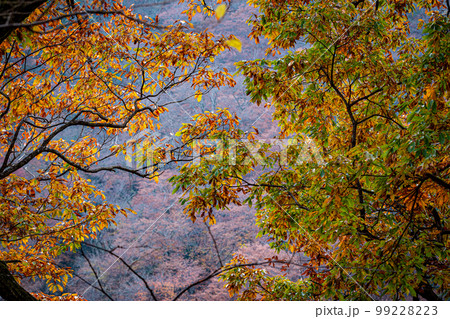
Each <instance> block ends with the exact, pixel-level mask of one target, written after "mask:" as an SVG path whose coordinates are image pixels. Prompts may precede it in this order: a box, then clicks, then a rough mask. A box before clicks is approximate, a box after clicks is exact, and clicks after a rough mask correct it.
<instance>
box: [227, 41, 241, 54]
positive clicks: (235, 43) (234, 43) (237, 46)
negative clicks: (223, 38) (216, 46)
mask: <svg viewBox="0 0 450 319" xmlns="http://www.w3.org/2000/svg"><path fill="white" fill-rule="evenodd" d="M226 44H228V45H229V46H230V47H232V48H235V49H236V50H238V51H239V52H241V50H242V43H241V40H239V39H236V38H235V39H231V40H227V42H226Z"/></svg>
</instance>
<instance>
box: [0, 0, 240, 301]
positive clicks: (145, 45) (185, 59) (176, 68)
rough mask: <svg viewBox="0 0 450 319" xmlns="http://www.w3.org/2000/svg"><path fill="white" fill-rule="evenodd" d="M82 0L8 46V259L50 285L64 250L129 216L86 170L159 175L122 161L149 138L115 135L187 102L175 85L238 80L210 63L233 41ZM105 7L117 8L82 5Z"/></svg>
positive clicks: (0, 86)
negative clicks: (173, 93) (173, 96)
mask: <svg viewBox="0 0 450 319" xmlns="http://www.w3.org/2000/svg"><path fill="white" fill-rule="evenodd" d="M72 9H73V8H72V7H70V6H69V2H66V1H52V2H51V3H50V2H49V3H46V4H44V5H43V6H41V7H40V8H38V9H37V10H35V11H34V12H33V13H32V14H31V15H30V16H29V17H28V18H27V20H26V21H25V25H27V26H28V27H27V28H18V29H16V30H15V31H14V32H13V33H12V34H11V36H10V37H9V38H8V39H7V40H5V41H3V42H2V43H1V44H0V55H1V57H2V62H1V65H0V94H1V95H0V101H1V110H0V112H1V113H0V126H1V131H0V157H1V160H2V161H1V167H0V229H1V233H0V243H1V245H2V247H1V249H0V260H5V261H19V262H14V263H8V265H9V268H10V270H11V271H13V272H14V274H15V275H16V276H17V277H18V278H25V277H32V278H35V277H39V278H42V279H45V280H46V282H47V285H48V289H49V291H50V292H51V293H55V292H57V291H61V292H62V291H63V289H64V285H65V284H66V283H67V280H68V277H69V276H70V275H71V270H70V269H69V268H61V267H59V266H57V265H56V264H55V263H54V261H55V258H56V256H58V255H59V254H61V253H63V252H65V251H68V250H70V251H72V250H75V249H77V248H79V247H80V243H81V242H83V241H85V240H86V239H88V238H91V239H92V238H96V236H97V234H98V233H99V232H100V231H101V230H102V229H105V228H106V227H108V226H109V225H111V224H114V223H115V222H114V218H115V217H116V216H117V215H120V214H123V215H126V213H127V211H126V210H124V209H121V208H119V207H116V206H114V205H111V204H108V203H107V202H106V201H105V197H104V194H103V192H102V191H100V190H97V189H96V188H95V187H94V186H93V185H92V183H91V181H90V180H89V179H88V178H87V174H94V173H98V172H102V171H112V172H115V171H125V172H128V173H132V174H136V175H138V176H141V177H145V178H157V175H158V172H157V171H156V170H154V167H143V168H130V167H129V166H127V165H125V164H124V163H123V162H120V161H119V160H117V161H116V162H114V156H116V157H117V156H118V155H119V154H123V155H125V156H127V157H129V156H131V155H132V154H130V152H129V151H128V153H127V149H129V148H130V147H131V148H135V146H136V144H137V143H139V142H140V140H137V141H136V140H130V141H128V142H127V143H118V142H114V141H117V138H118V137H120V136H122V135H123V134H128V135H133V134H134V133H136V132H141V131H146V130H148V131H154V130H157V129H158V128H159V123H157V122H158V119H159V115H160V114H162V113H164V112H167V111H168V108H167V107H168V105H170V104H174V103H176V102H177V101H175V100H168V99H167V97H165V94H166V93H167V92H168V91H170V90H172V89H173V88H175V87H179V86H181V85H185V86H188V87H189V86H190V87H192V88H193V90H194V92H196V93H195V94H196V95H197V96H198V95H202V94H204V93H206V92H207V91H209V90H210V89H211V88H219V87H220V86H222V85H225V84H227V85H234V80H233V79H232V77H231V76H230V75H229V74H228V72H227V71H220V70H219V71H215V70H213V69H212V68H211V67H210V66H209V64H210V63H211V62H212V61H214V58H215V57H216V56H217V55H218V54H220V53H221V52H223V51H224V50H225V49H227V48H229V46H228V45H227V44H226V40H227V39H225V38H218V39H216V38H214V36H213V35H212V34H210V33H208V32H206V31H205V32H194V31H193V29H192V28H193V25H192V24H190V23H186V22H184V21H175V22H174V24H172V25H166V26H161V25H159V23H158V18H157V17H156V18H154V19H151V18H148V17H145V18H142V17H141V16H139V15H136V14H134V13H133V12H132V10H131V9H129V8H126V7H125V6H123V5H122V4H121V3H120V2H118V1H97V0H93V1H92V2H89V3H86V4H84V5H77V8H76V9H77V10H79V11H78V12H80V13H79V14H72V13H71V12H72ZM96 10H98V11H99V12H103V13H104V12H107V13H108V12H109V13H108V14H105V15H102V16H91V15H87V14H82V13H86V12H91V11H93V12H95V11H96ZM41 21H45V22H41ZM187 98H189V96H184V97H183V98H182V99H183V100H185V99H187ZM42 296H44V295H42ZM68 296H69V295H68ZM43 298H47V299H48V298H51V297H48V296H47V297H45V296H44V297H43ZM67 298H69V299H73V298H72V297H71V295H70V296H69V297H67ZM75 299H76V298H75Z"/></svg>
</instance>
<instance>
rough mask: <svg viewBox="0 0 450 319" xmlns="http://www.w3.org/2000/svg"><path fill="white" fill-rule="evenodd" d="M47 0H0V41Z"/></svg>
mask: <svg viewBox="0 0 450 319" xmlns="http://www.w3.org/2000/svg"><path fill="white" fill-rule="evenodd" d="M46 1H47V0H0V43H2V42H3V41H4V40H5V39H6V38H7V37H9V35H10V34H11V32H13V31H14V30H15V29H17V26H14V25H15V24H18V23H21V22H22V21H23V20H25V19H26V18H27V17H28V16H29V15H30V14H31V13H32V12H33V11H34V10H36V9H37V8H38V7H39V6H40V5H42V4H43V3H45V2H46Z"/></svg>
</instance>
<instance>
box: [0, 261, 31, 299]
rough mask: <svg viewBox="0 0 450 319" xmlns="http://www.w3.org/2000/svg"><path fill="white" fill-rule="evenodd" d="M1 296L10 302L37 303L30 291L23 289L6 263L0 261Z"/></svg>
mask: <svg viewBox="0 0 450 319" xmlns="http://www.w3.org/2000/svg"><path fill="white" fill-rule="evenodd" d="M0 296H1V297H2V298H3V299H5V300H10V301H36V300H37V299H36V298H34V297H33V296H32V295H31V294H30V293H29V292H28V291H26V290H25V289H23V288H22V286H20V285H19V284H18V283H17V281H16V280H15V279H14V277H13V275H11V272H10V271H9V269H8V266H6V263H5V262H4V261H1V260H0Z"/></svg>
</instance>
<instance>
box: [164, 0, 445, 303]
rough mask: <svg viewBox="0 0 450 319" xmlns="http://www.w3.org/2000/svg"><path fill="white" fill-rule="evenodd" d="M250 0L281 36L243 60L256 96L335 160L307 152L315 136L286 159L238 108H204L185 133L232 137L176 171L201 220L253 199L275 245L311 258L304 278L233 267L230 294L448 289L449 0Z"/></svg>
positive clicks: (263, 24)
mask: <svg viewBox="0 0 450 319" xmlns="http://www.w3.org/2000/svg"><path fill="white" fill-rule="evenodd" d="M249 3H250V4H251V5H253V6H255V7H256V8H257V9H258V10H259V14H257V15H255V16H254V17H252V18H251V19H250V20H249V23H250V24H251V26H252V32H251V33H250V37H251V38H253V39H254V40H255V41H257V42H258V41H259V39H260V38H262V37H264V38H267V39H268V40H269V43H270V47H269V49H268V50H267V55H268V57H267V58H266V59H258V60H254V61H242V62H239V63H238V67H239V70H240V72H241V73H242V74H243V75H245V76H246V82H245V83H246V87H247V94H249V95H250V96H251V98H252V101H254V102H257V103H258V104H262V103H263V102H264V104H265V105H264V106H265V107H268V108H272V109H273V115H272V117H273V120H276V121H277V123H278V126H279V128H280V133H279V136H278V138H279V139H287V138H294V139H296V140H297V141H302V139H303V140H305V137H306V139H308V138H309V139H312V140H313V141H314V142H315V145H316V146H317V147H318V149H319V150H320V153H321V154H322V158H323V160H324V161H323V162H321V161H317V158H313V157H311V156H309V159H312V160H307V161H306V160H304V161H297V160H296V159H297V158H299V156H300V157H301V156H302V155H304V152H305V148H304V147H294V146H292V147H290V148H289V152H288V155H289V159H290V160H289V161H288V162H287V163H284V162H283V161H282V160H283V156H282V153H281V152H280V151H279V150H273V149H271V148H270V147H268V146H267V145H266V146H261V145H258V144H260V143H259V142H258V141H257V133H258V130H257V129H255V132H250V133H245V132H243V131H242V130H240V129H238V121H237V117H234V116H233V115H232V114H227V113H226V111H224V110H219V111H218V112H217V113H216V114H213V113H205V114H201V115H198V116H197V117H196V120H195V124H189V125H186V126H185V127H184V128H183V129H182V130H181V131H180V134H181V136H182V138H183V140H184V141H191V140H196V139H205V138H209V139H219V140H222V145H225V147H223V149H224V150H225V151H224V152H223V157H222V158H220V157H216V158H215V159H214V160H211V156H206V155H207V154H210V153H211V152H213V153H215V154H214V155H217V152H218V148H214V147H213V148H211V147H202V148H201V150H202V151H203V154H202V153H201V154H202V155H203V156H201V157H200V158H199V159H198V161H194V162H191V163H187V164H185V165H184V166H183V167H182V168H181V170H180V173H179V174H178V176H176V177H173V178H172V182H173V183H174V184H176V185H177V188H179V189H181V190H182V191H183V198H182V199H181V203H183V204H186V206H185V212H186V213H187V214H188V215H189V216H190V217H191V218H192V219H193V220H195V218H196V217H198V216H200V217H203V218H204V219H205V220H209V221H210V222H212V223H214V209H226V208H229V207H230V205H232V204H242V200H243V202H244V203H246V204H248V205H250V206H252V205H254V206H255V207H256V208H257V225H258V226H259V228H260V235H261V236H268V237H269V239H270V240H271V246H272V247H273V248H275V249H277V250H288V251H291V252H297V253H302V254H304V255H305V256H307V257H308V261H307V262H306V263H305V264H304V265H303V266H304V269H305V270H304V275H305V276H306V279H305V280H303V281H297V282H290V281H288V280H286V279H285V278H282V277H271V276H269V275H268V274H266V273H264V272H263V271H261V270H258V269H253V268H248V267H247V268H240V269H239V268H235V269H233V270H231V271H228V272H226V273H225V274H224V275H223V276H222V279H223V280H225V281H226V282H227V284H226V285H227V287H228V289H229V291H230V293H231V294H237V295H238V297H239V298H240V299H243V300H254V299H266V300H273V299H285V300H286V299H287V300H298V299H300V300H301V299H305V298H306V299H321V300H328V299H345V300H367V299H381V298H390V299H396V300H397V299H406V298H411V297H412V298H418V297H419V296H421V297H422V298H425V299H428V300H436V299H448V298H449V297H450V295H449V291H448V286H449V278H450V276H449V255H448V247H449V238H448V235H449V233H450V230H449V209H450V208H449V195H450V194H449V192H450V183H449V182H448V174H449V168H450V158H449V155H448V154H450V150H449V148H450V145H449V142H448V141H449V137H450V136H449V135H450V132H449V128H450V118H449V114H450V113H449V108H448V107H449V88H450V82H449V79H450V56H449V54H450V48H449V45H450V38H449V37H450V33H449V29H450V21H449V17H448V13H447V14H446V13H445V12H444V11H445V10H448V8H446V7H445V5H444V2H443V1H428V0H401V1H400V0H398V1H397V0H395V1H378V0H377V1H375V2H370V1H364V0H359V1H348V0H334V1H309V0H301V1H297V0H296V1H293V0H283V1H272V0H250V1H249ZM421 13H426V17H427V18H426V19H425V20H422V21H420V23H419V28H421V30H422V32H423V33H422V36H420V37H414V36H413V35H411V33H410V31H411V30H410V24H411V21H412V19H413V17H414V15H417V14H421ZM302 42H303V43H305V44H306V45H304V47H306V49H305V48H300V47H299V45H300V44H301V43H302ZM277 54H281V57H279V58H270V56H274V57H275V56H276V55H277ZM230 139H234V140H235V142H233V143H236V145H235V146H234V148H235V151H234V152H231V151H230V149H231V148H230V147H229V144H230V143H231V140H230ZM239 139H240V141H239ZM244 139H247V140H248V141H254V142H253V143H254V145H257V147H256V149H259V156H256V155H255V153H254V152H250V151H249V149H250V146H249V143H248V142H246V141H245V140H244ZM236 140H237V142H236ZM300 146H301V145H300ZM309 150H310V149H309ZM193 151H194V149H190V150H188V151H187V152H188V154H190V155H193V154H194V153H193ZM251 153H253V155H251ZM261 159H264V161H261ZM233 162H234V163H236V164H234V163H233ZM238 262H240V260H239V257H236V259H235V260H233V261H232V262H231V265H233V264H236V263H238Z"/></svg>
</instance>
